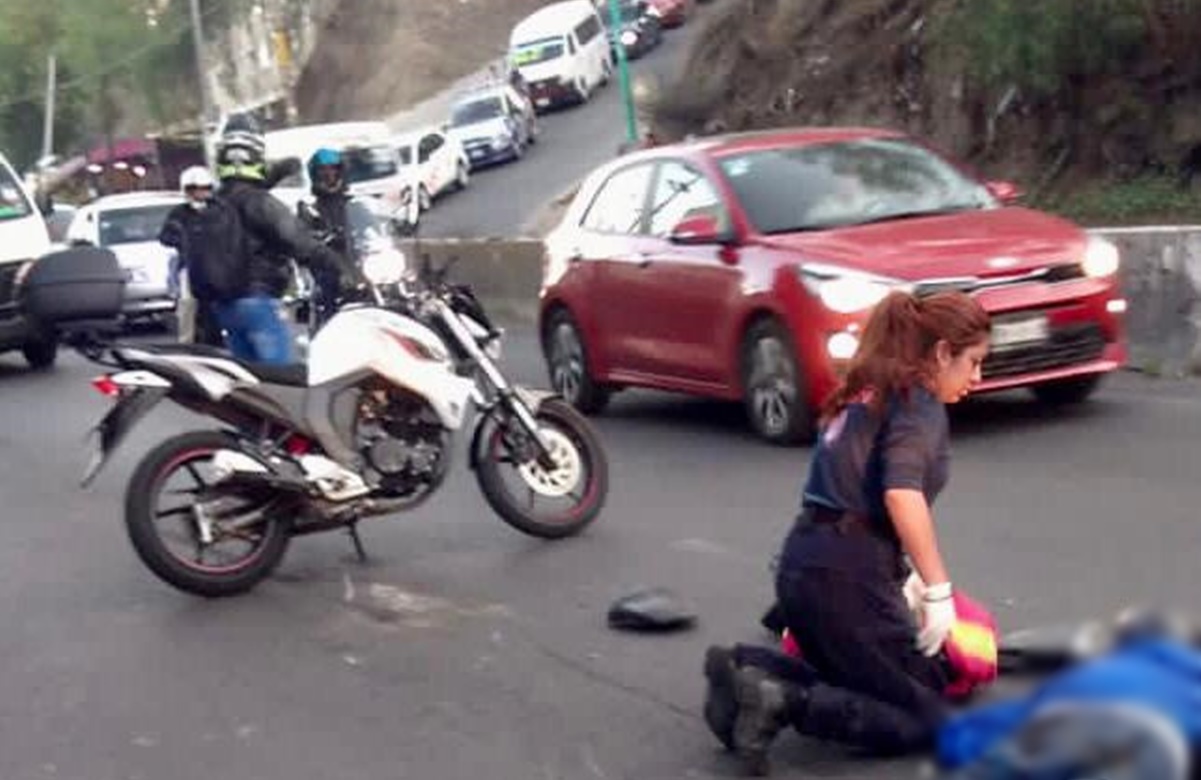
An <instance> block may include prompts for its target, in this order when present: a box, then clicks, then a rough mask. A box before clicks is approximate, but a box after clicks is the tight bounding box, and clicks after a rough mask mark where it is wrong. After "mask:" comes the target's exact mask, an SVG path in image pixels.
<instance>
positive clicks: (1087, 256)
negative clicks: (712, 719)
mask: <svg viewBox="0 0 1201 780" xmlns="http://www.w3.org/2000/svg"><path fill="white" fill-rule="evenodd" d="M1121 259H1122V258H1121V253H1119V252H1118V248H1117V247H1116V246H1115V245H1114V244H1113V242H1111V241H1108V240H1106V239H1104V238H1101V237H1100V236H1090V237H1089V239H1088V245H1087V246H1086V247H1085V248H1084V259H1083V260H1081V261H1080V265H1081V267H1083V268H1084V273H1085V275H1086V276H1089V277H1092V278H1093V279H1103V278H1105V277H1107V276H1113V275H1114V274H1116V273H1117V272H1118V267H1119V266H1120V265H1121Z"/></svg>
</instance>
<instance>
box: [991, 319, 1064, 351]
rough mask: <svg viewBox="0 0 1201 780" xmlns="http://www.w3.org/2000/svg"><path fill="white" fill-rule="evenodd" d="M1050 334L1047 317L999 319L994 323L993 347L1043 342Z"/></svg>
mask: <svg viewBox="0 0 1201 780" xmlns="http://www.w3.org/2000/svg"><path fill="white" fill-rule="evenodd" d="M1049 335H1050V328H1049V327H1048V325H1047V318H1046V317H1024V318H1022V319H1011V320H998V321H994V322H993V324H992V348H993V349H995V350H1005V349H1016V348H1019V347H1024V346H1029V345H1034V344H1042V343H1043V342H1045V341H1046V340H1047V337H1048V336H1049Z"/></svg>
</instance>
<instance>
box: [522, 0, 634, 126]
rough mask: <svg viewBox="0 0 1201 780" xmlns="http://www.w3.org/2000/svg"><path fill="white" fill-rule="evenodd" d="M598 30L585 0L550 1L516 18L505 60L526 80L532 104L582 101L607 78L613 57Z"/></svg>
mask: <svg viewBox="0 0 1201 780" xmlns="http://www.w3.org/2000/svg"><path fill="white" fill-rule="evenodd" d="M604 30H605V26H604V24H603V23H602V22H601V19H600V15H599V14H598V13H597V10H596V8H595V7H594V6H593V5H592V4H591V3H590V2H588V0H564V1H563V2H558V3H552V4H550V5H547V6H544V7H542V8H540V9H538V10H537V11H535V12H534V13H532V14H530V15H529V16H527V17H526V18H525V19H523V20H521V21H520V22H518V23H517V25H516V26H515V27H514V28H513V32H512V34H511V35H510V36H509V62H510V64H511V65H512V67H514V68H516V69H517V70H518V71H519V72H520V73H521V77H522V78H523V79H525V81H526V83H527V84H528V85H529V91H530V97H531V99H532V100H533V101H534V105H535V106H536V107H537V108H539V109H545V108H550V107H551V106H554V105H556V104H560V103H565V102H566V103H571V102H576V103H586V102H587V101H588V99H589V98H590V97H591V96H592V93H593V92H594V91H595V90H596V89H597V88H598V87H600V86H601V85H603V84H607V83H608V81H609V79H610V77H611V76H612V74H613V60H612V58H611V57H610V54H609V46H608V45H607V44H606V42H605V35H604Z"/></svg>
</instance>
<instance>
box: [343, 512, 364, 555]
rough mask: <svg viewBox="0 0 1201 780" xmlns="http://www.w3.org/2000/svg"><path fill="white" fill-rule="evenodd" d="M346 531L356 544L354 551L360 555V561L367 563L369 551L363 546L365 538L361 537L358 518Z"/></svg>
mask: <svg viewBox="0 0 1201 780" xmlns="http://www.w3.org/2000/svg"><path fill="white" fill-rule="evenodd" d="M346 533H347V534H349V535H350V541H351V543H353V544H354V551H355V554H356V555H358V556H359V563H367V551H366V550H365V549H364V548H363V540H362V539H361V538H360V537H359V521H357V520H356V521H354V522H353V523H351V524H350V525H348V526H347V527H346Z"/></svg>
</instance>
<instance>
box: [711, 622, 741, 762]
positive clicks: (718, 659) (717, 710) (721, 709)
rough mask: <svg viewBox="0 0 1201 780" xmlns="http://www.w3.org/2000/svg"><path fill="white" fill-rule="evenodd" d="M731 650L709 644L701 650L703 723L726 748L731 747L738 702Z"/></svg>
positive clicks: (732, 747)
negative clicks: (704, 649) (704, 680)
mask: <svg viewBox="0 0 1201 780" xmlns="http://www.w3.org/2000/svg"><path fill="white" fill-rule="evenodd" d="M735 671H736V668H735V666H734V653H733V652H732V651H731V650H729V649H728V648H725V647H719V646H717V645H711V646H710V647H709V649H708V650H706V651H705V679H706V680H707V681H708V686H707V688H706V691H705V723H707V724H708V726H709V730H710V731H712V732H713V735H714V736H715V737H717V738H718V740H720V741H721V744H722V745H724V746H725V748H726V750H731V751H732V750H734V721H735V720H736V719H737V717H738V702H737V700H736V699H735V698H734V672H735Z"/></svg>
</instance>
